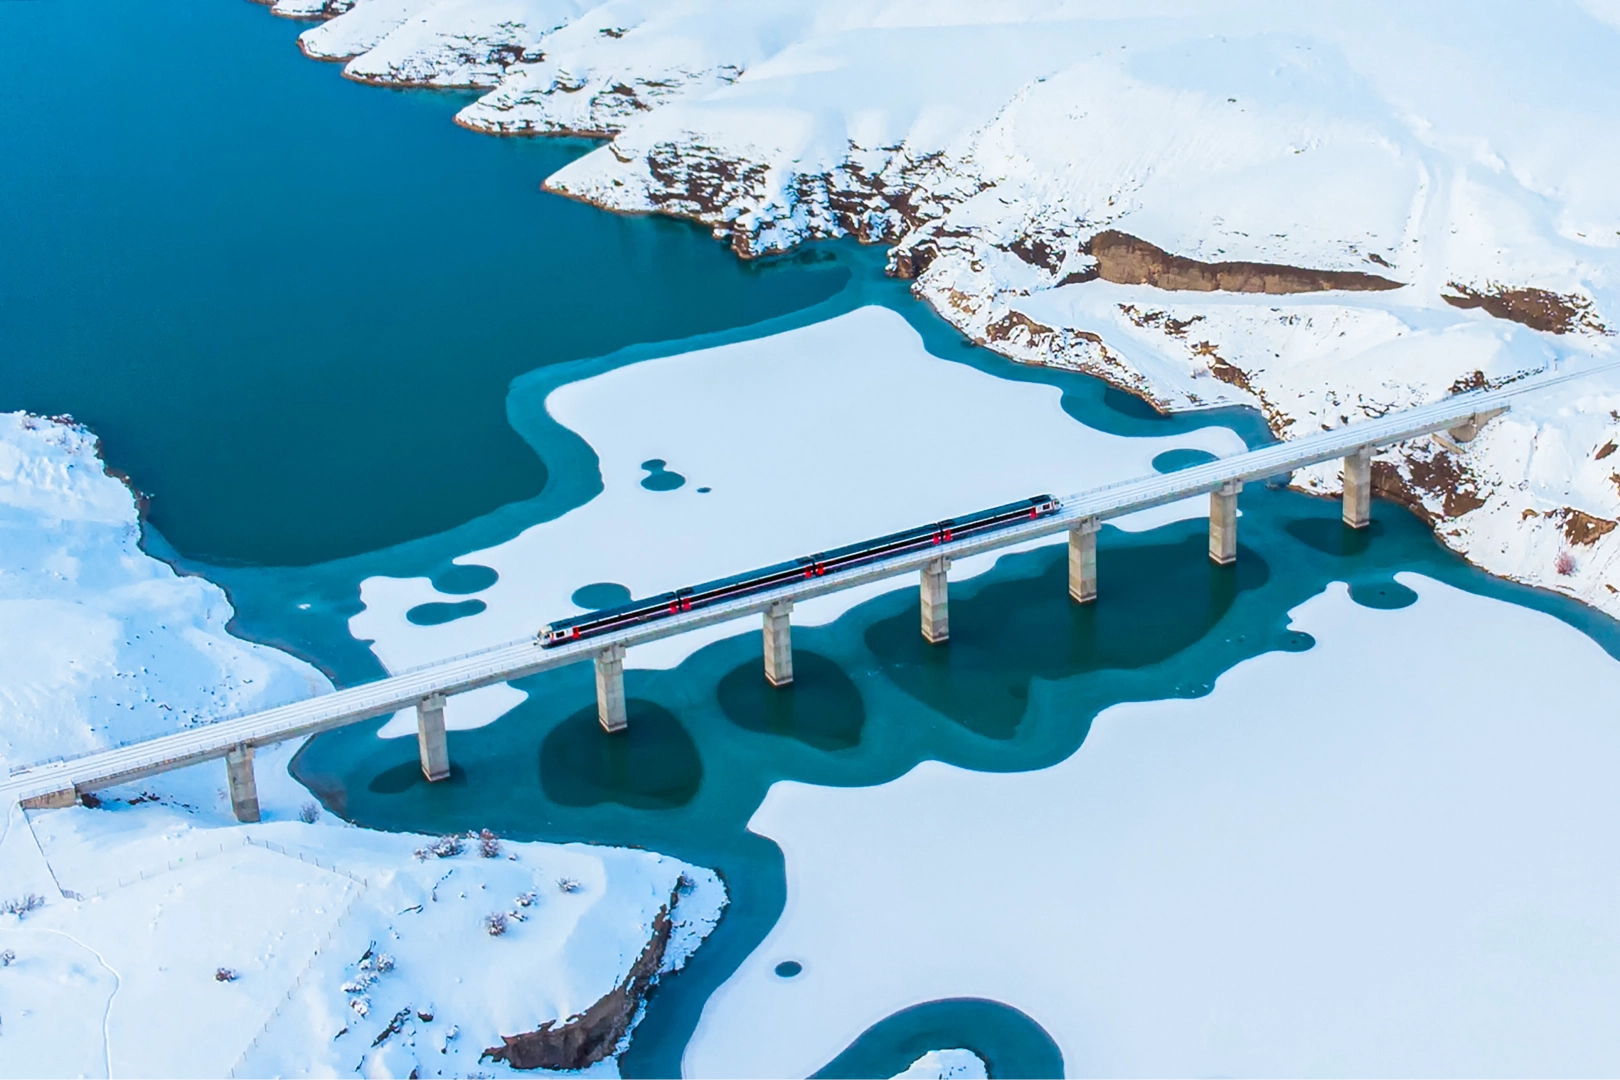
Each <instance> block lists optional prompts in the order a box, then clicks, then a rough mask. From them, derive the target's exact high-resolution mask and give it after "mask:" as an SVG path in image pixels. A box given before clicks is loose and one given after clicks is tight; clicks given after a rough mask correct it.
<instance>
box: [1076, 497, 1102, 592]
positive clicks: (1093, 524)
mask: <svg viewBox="0 0 1620 1080" xmlns="http://www.w3.org/2000/svg"><path fill="white" fill-rule="evenodd" d="M1101 528H1102V522H1100V521H1098V520H1097V519H1096V518H1094V517H1090V518H1085V519H1083V520H1082V521H1081V522H1080V523H1079V524H1078V525H1076V526H1075V527H1074V528H1072V529H1070V530H1069V597H1070V599H1072V600H1073V601H1074V602H1075V603H1077V604H1089V603H1091V602H1092V601H1093V600H1095V599H1097V530H1098V529H1101Z"/></svg>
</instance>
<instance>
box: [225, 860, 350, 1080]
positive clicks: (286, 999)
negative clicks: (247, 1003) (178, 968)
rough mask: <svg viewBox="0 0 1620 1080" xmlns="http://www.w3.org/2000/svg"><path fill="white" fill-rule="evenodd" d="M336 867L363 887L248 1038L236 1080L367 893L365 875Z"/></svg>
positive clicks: (232, 1072) (236, 1068) (233, 1068)
mask: <svg viewBox="0 0 1620 1080" xmlns="http://www.w3.org/2000/svg"><path fill="white" fill-rule="evenodd" d="M258 843H261V844H262V843H263V841H259V842H258ZM265 846H268V845H265ZM277 846H279V845H277ZM282 851H283V854H285V853H286V849H284V848H283V849H282ZM334 870H335V872H336V873H338V874H341V875H342V876H343V877H346V878H348V879H349V880H350V881H352V882H354V883H355V884H356V885H358V886H359V888H357V889H356V890H355V891H354V894H353V895H351V896H350V897H349V902H348V903H347V904H345V905H344V907H343V910H342V911H341V912H339V913H338V917H337V918H336V919H334V920H332V925H331V926H329V927H328V928H327V930H326V933H325V934H324V935H323V936H322V937H321V940H320V941H318V942H316V944H315V951H314V952H312V953H310V954H309V959H308V960H306V961H304V966H303V967H301V968H299V969H298V974H297V975H295V976H293V981H292V985H291V986H289V987H288V988H287V992H286V993H285V994H283V995H282V996H281V998H280V999H279V1000H277V1002H276V1007H275V1008H273V1009H271V1010H270V1015H269V1016H267V1017H265V1021H264V1023H262V1024H260V1025H259V1030H258V1031H256V1032H254V1034H253V1038H252V1039H250V1040H249V1041H248V1044H247V1046H245V1047H243V1048H242V1053H241V1054H240V1055H238V1057H237V1059H236V1063H235V1064H234V1065H232V1066H231V1068H230V1071H229V1072H228V1073H226V1075H227V1076H230V1077H232V1078H233V1080H234V1078H235V1077H236V1075H237V1074H238V1072H239V1071H240V1070H241V1069H242V1068H243V1067H244V1066H246V1065H247V1059H248V1055H249V1054H251V1053H252V1052H253V1051H254V1050H256V1049H258V1047H259V1043H260V1041H261V1040H262V1039H263V1038H264V1037H265V1036H266V1035H268V1034H269V1033H270V1025H272V1024H274V1023H275V1022H276V1019H277V1018H278V1017H279V1016H280V1015H281V1013H282V1010H283V1009H285V1008H286V1007H287V1005H288V1004H289V1003H290V1002H291V1001H292V999H293V994H294V993H295V992H297V990H298V989H299V988H300V987H301V986H303V985H304V980H305V979H306V978H308V977H309V975H310V973H311V972H312V971H314V970H315V961H317V960H319V959H320V958H321V952H322V950H324V949H325V948H326V947H327V946H328V945H330V944H331V943H332V939H333V938H335V937H336V936H337V932H338V930H339V929H340V928H341V927H342V926H343V923H344V921H345V920H346V919H348V917H349V916H350V915H352V914H354V907H355V905H356V904H357V903H359V902H360V897H362V896H363V895H365V891H366V888H367V885H366V879H365V878H360V877H355V876H354V875H353V874H350V873H348V872H347V871H344V870H336V869H335V868H334Z"/></svg>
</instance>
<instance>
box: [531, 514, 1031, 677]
mask: <svg viewBox="0 0 1620 1080" xmlns="http://www.w3.org/2000/svg"><path fill="white" fill-rule="evenodd" d="M1059 506H1060V504H1059V503H1058V501H1057V500H1056V499H1054V498H1053V497H1052V496H1050V495H1035V496H1031V497H1030V498H1028V499H1020V500H1019V501H1018V502H1012V503H1006V504H1005V505H1002V506H995V507H991V508H990V509H989V510H980V511H979V512H977V513H974V514H967V515H965V516H963V517H960V518H947V519H945V520H944V521H936V522H934V523H933V524H932V525H920V526H918V527H916V528H913V529H905V530H903V531H901V532H896V533H890V534H888V535H887V536H879V537H875V538H873V539H871V540H863V541H861V542H860V543H858V544H849V545H847V546H845V547H841V548H834V549H832V550H831V551H818V552H816V553H815V554H814V555H806V556H801V557H800V558H797V559H793V560H791V561H789V562H781V563H776V564H775V565H773V566H766V567H761V568H760V569H758V570H749V571H747V572H746V573H742V574H734V575H732V576H731V577H725V578H718V579H716V580H714V581H705V582H703V583H702V584H701V585H689V586H687V587H686V588H683V589H676V590H675V591H674V592H668V593H662V594H660V595H658V596H653V597H649V598H647V599H645V600H633V601H631V602H630V603H628V604H622V605H620V606H618V607H614V608H607V609H604V610H602V611H591V612H587V613H586V614H584V615H576V616H574V617H573V618H569V619H559V620H557V621H556V622H552V623H548V624H546V626H544V627H543V628H542V629H541V630H540V634H539V640H540V645H541V646H542V647H543V648H551V647H553V646H556V645H562V644H564V643H566V642H569V641H578V640H580V639H582V638H587V637H595V636H596V635H598V634H604V633H607V632H609V631H612V630H622V629H624V628H625V627H629V626H635V625H638V624H640V623H644V622H651V621H653V620H655V619H662V618H666V617H668V616H670V615H678V614H680V613H681V612H683V611H691V610H693V609H694V608H704V607H709V606H711V605H713V604H720V603H724V602H726V601H728V600H735V599H737V598H739V597H743V596H749V595H752V594H754V593H758V592H764V591H765V590H767V589H774V588H777V587H779V586H782V585H786V584H788V583H790V582H793V581H797V580H800V579H801V578H809V577H822V576H825V575H826V574H829V573H837V572H839V571H840V570H848V569H851V568H853V567H856V566H863V565H865V564H867V563H872V562H876V561H878V560H879V559H886V558H889V557H891V556H894V555H903V554H906V553H907V552H911V551H921V550H924V549H926V548H930V547H933V546H934V545H936V544H948V543H950V542H951V541H952V540H958V539H962V538H964V537H968V536H976V535H979V534H980V533H985V532H990V531H993V530H995V529H1000V528H1005V527H1007V526H1008V525H1011V524H1014V523H1016V522H1019V521H1024V520H1029V519H1033V518H1040V517H1044V516H1045V515H1047V514H1050V513H1054V512H1055V511H1057V510H1058V508H1059Z"/></svg>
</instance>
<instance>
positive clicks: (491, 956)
mask: <svg viewBox="0 0 1620 1080" xmlns="http://www.w3.org/2000/svg"><path fill="white" fill-rule="evenodd" d="M138 537H139V530H138V526H137V522H136V510H135V504H134V500H133V498H132V496H131V494H130V492H129V489H128V488H126V487H125V486H124V485H123V484H122V483H121V482H120V481H119V480H117V479H115V478H114V477H111V476H108V475H107V474H106V473H105V472H104V471H103V469H102V464H101V462H100V460H99V459H98V458H97V456H96V447H95V441H94V439H93V438H92V437H91V436H90V435H88V434H87V433H86V432H85V431H84V430H83V429H81V428H77V427H74V426H71V425H68V424H64V423H58V422H56V421H52V420H45V419H40V418H37V417H29V416H26V415H23V414H5V415H0V538H3V543H0V552H3V559H0V766H10V765H16V764H22V763H26V762H29V761H33V760H37V759H40V758H43V757H46V756H50V755H53V754H59V753H64V752H76V751H81V750H88V749H93V748H96V747H100V746H105V745H109V744H111V743H116V742H123V741H129V740H131V739H136V738H145V737H150V736H153V735H156V734H159V733H162V732H167V731H173V730H176V729H177V728H181V727H184V726H187V725H191V724H197V723H206V722H208V721H209V720H213V719H218V718H220V717H222V716H224V715H229V714H231V713H235V712H240V711H244V710H251V709H257V708H264V707H268V706H271V705H275V704H279V703H282V702H284V701H288V700H293V699H296V698H302V697H307V696H308V695H310V694H312V693H316V692H319V691H321V690H324V689H327V688H328V684H327V682H326V680H325V679H324V678H323V677H322V676H321V675H320V674H319V673H318V672H316V671H315V670H314V669H312V668H310V667H309V666H308V665H305V664H303V663H301V662H299V661H297V660H294V659H293V658H292V657H289V656H287V655H285V654H283V653H280V652H278V651H276V650H274V649H269V648H265V647H262V646H257V645H253V644H250V643H248V642H244V641H241V640H239V639H236V638H233V637H231V636H230V635H228V634H227V633H226V631H225V624H226V621H227V620H228V619H229V617H230V615H231V609H230V606H229V603H228V602H227V601H226V599H225V596H224V594H223V593H221V592H220V590H219V589H218V588H217V587H215V586H213V585H212V584H210V583H208V582H206V581H204V580H203V579H201V578H191V577H179V576H177V575H176V574H175V573H174V572H173V571H172V570H171V569H170V568H169V567H168V566H167V565H166V564H164V563H161V562H158V561H157V560H155V559H152V558H150V557H148V556H147V555H146V554H144V553H143V552H142V551H140V549H139V548H138V546H137V541H138ZM294 749H295V747H294V746H292V745H291V744H287V745H283V746H280V747H274V748H269V749H266V750H263V751H261V752H260V754H259V755H258V759H257V762H256V772H257V775H258V786H259V796H260V802H261V806H262V809H263V811H264V817H265V822H264V823H263V824H260V825H255V826H240V825H236V824H235V823H234V821H233V820H232V819H231V817H230V807H229V798H228V796H227V793H226V790H225V783H224V781H225V775H224V769H223V766H222V765H219V764H218V763H215V764H209V765H201V766H196V767H193V768H189V769H183V770H179V771H177V772H173V773H168V774H165V775H164V776H162V777H158V778H155V779H153V780H151V781H147V782H145V783H142V784H140V785H137V786H130V787H124V788H114V789H111V790H109V791H107V792H103V793H102V806H101V807H100V808H97V809H90V808H87V807H75V808H73V809H69V810H54V811H36V812H33V813H31V814H27V815H25V814H24V813H23V811H22V810H20V809H18V808H16V807H11V808H10V809H9V810H0V814H3V815H4V820H3V822H0V1076H17V1077H29V1076H57V1075H73V1076H78V1075H89V1076H101V1075H136V1076H221V1075H225V1074H226V1073H227V1072H230V1071H231V1070H233V1069H234V1070H236V1072H237V1074H238V1075H337V1074H348V1073H350V1072H353V1071H356V1070H358V1071H361V1072H362V1073H363V1074H364V1075H392V1076H405V1075H408V1074H410V1073H411V1072H412V1071H413V1070H416V1071H417V1072H419V1074H420V1075H423V1076H436V1075H447V1076H450V1075H453V1076H466V1075H470V1074H472V1073H475V1072H478V1071H479V1070H480V1069H483V1070H484V1071H486V1072H488V1071H489V1070H500V1071H503V1072H504V1071H509V1070H507V1068H506V1066H504V1065H492V1064H489V1063H486V1064H484V1065H482V1066H480V1064H479V1061H478V1058H479V1054H480V1053H481V1052H482V1051H483V1050H484V1049H486V1048H488V1047H492V1046H499V1045H501V1039H500V1037H501V1036H502V1035H516V1034H519V1033H520V1032H524V1031H530V1030H533V1029H535V1028H536V1027H538V1026H539V1025H540V1024H541V1023H543V1022H545V1021H547V1020H561V1019H565V1018H567V1017H569V1016H570V1015H572V1014H574V1013H576V1012H579V1011H581V1010H583V1009H585V1008H586V1007H588V1006H590V1005H592V1004H594V1003H595V1002H597V1001H598V1000H600V999H601V998H602V997H603V996H604V995H606V994H607V993H608V992H609V991H611V990H613V989H614V988H615V987H616V986H618V985H619V984H620V983H621V981H622V980H623V979H624V978H625V977H626V974H627V973H628V972H629V971H630V969H631V965H632V964H633V963H634V962H635V961H636V960H637V958H638V956H639V955H640V954H641V952H642V950H643V948H645V947H646V946H647V943H648V941H649V940H650V938H651V937H652V935H653V925H654V921H655V919H656V917H657V916H658V913H659V911H660V910H661V909H662V908H666V907H668V906H669V905H670V904H671V901H672V898H675V897H678V902H676V903H675V904H674V907H673V910H672V914H671V918H672V920H673V929H672V933H671V936H670V940H669V945H668V947H667V949H666V951H665V953H664V955H663V957H662V963H661V967H662V969H663V970H669V969H671V968H673V967H678V966H679V965H681V964H682V963H684V961H685V959H686V957H687V956H688V955H690V953H691V951H692V950H693V949H694V948H696V947H697V945H698V944H699V943H700V942H701V941H702V939H703V937H704V936H705V935H706V934H707V933H708V931H709V930H710V929H711V928H712V926H713V925H714V922H715V920H716V919H717V918H718V916H719V913H720V910H721V908H722V907H723V906H724V904H725V889H724V887H723V886H722V885H721V884H720V882H719V880H718V879H717V878H716V877H715V875H714V874H713V872H712V871H709V870H706V869H702V868H699V867H692V866H687V865H685V864H683V863H680V862H678V861H676V860H674V859H670V858H667V857H665V856H662V855H657V854H655V853H652V852H646V851H632V850H625V849H618V848H605V847H591V846H585V845H553V844H537V843H523V844H517V843H506V844H499V845H498V851H493V857H491V858H483V857H481V856H482V851H481V848H482V844H481V843H480V842H479V841H476V840H472V841H466V842H464V845H463V846H464V849H465V850H463V851H462V852H460V853H459V854H453V855H447V856H446V857H443V858H441V857H439V856H438V855H435V854H428V855H427V856H426V857H425V858H418V857H417V856H416V854H415V853H416V852H417V850H418V849H421V848H426V847H431V846H432V845H433V844H434V843H435V842H436V838H432V837H421V836H411V835H407V834H390V833H378V832H373V831H370V830H364V829H357V828H352V827H349V826H346V825H344V824H343V823H341V822H338V821H335V820H333V819H331V818H329V817H325V816H323V815H322V814H321V813H320V810H319V807H318V806H317V805H315V804H314V803H313V801H312V800H311V799H310V797H309V793H308V792H307V791H305V790H304V789H303V788H302V787H300V786H299V785H298V784H297V783H296V782H295V781H294V780H293V779H292V778H291V776H290V775H288V773H287V762H288V760H289V759H290V757H291V755H292V752H293V750H294ZM306 817H307V818H309V819H312V820H309V821H306V820H303V819H304V818H306ZM492 850H493V849H492ZM560 883H568V884H567V887H566V888H565V887H563V885H562V884H560ZM29 897H37V898H39V899H40V900H41V901H42V902H43V906H42V907H39V908H37V909H36V910H25V911H24V912H23V913H22V914H20V915H19V914H15V913H9V914H8V913H5V912H4V906H6V905H12V904H14V903H15V904H16V905H17V906H20V907H22V908H24V909H26V908H28V907H29V906H30V905H29V901H28V898H29ZM497 914H506V916H507V918H506V930H505V932H504V933H502V934H500V935H498V936H495V935H491V934H490V933H488V930H487V923H486V920H487V919H488V918H489V917H490V916H492V915H497ZM370 948H374V949H375V952H374V953H373V957H372V959H371V960H370V961H366V962H365V963H362V958H363V956H364V954H366V953H367V951H368V949H370ZM381 954H387V955H388V957H389V958H390V959H389V961H388V963H387V965H385V966H387V967H388V968H389V970H386V971H383V970H380V969H379V968H378V966H377V960H376V957H377V956H378V955H381ZM221 969H228V970H229V971H230V972H231V973H232V976H233V977H231V978H229V979H226V980H223V981H222V980H219V979H216V977H215V976H216V973H217V972H219V971H220V970H221ZM345 986H348V987H350V988H351V989H349V990H345V989H344V987H345ZM396 1020H397V1021H398V1022H397V1024H394V1023H393V1022H394V1021H396ZM391 1025H392V1026H394V1027H395V1029H396V1030H394V1031H393V1032H392V1033H390V1034H389V1035H387V1036H386V1037H385V1036H383V1032H384V1031H385V1029H388V1028H389V1027H390V1026H391ZM345 1028H347V1030H346V1031H345V1030H343V1029H345ZM596 1071H598V1072H606V1073H608V1074H612V1072H613V1064H612V1061H611V1059H610V1060H608V1061H607V1062H604V1063H603V1064H602V1065H601V1066H599V1067H598V1069H597V1070H596Z"/></svg>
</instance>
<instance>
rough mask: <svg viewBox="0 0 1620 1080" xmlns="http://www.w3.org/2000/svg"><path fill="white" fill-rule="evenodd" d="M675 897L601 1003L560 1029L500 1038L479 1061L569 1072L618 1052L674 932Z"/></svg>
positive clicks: (549, 1024) (551, 1026)
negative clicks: (628, 968)
mask: <svg viewBox="0 0 1620 1080" xmlns="http://www.w3.org/2000/svg"><path fill="white" fill-rule="evenodd" d="M679 899H680V886H679V885H677V886H676V888H675V890H674V891H673V892H671V893H670V896H669V903H667V904H665V905H664V906H663V907H661V908H659V909H658V914H657V916H656V917H654V919H653V925H652V937H651V938H650V939H649V940H648V942H647V944H646V945H645V946H644V947H643V948H642V950H641V955H640V956H638V957H636V961H635V963H633V964H631V965H630V970H629V971H628V972H627V973H626V974H625V977H624V981H623V982H621V983H619V985H618V986H616V987H614V988H613V989H612V990H610V991H608V993H607V994H606V995H605V996H604V997H603V998H602V999H601V1000H600V1001H598V1002H597V1003H596V1004H594V1005H592V1006H591V1007H590V1008H588V1009H586V1010H585V1011H584V1012H582V1013H576V1014H575V1015H573V1016H570V1017H569V1018H568V1019H567V1020H565V1021H563V1023H562V1026H560V1027H559V1026H557V1022H556V1021H555V1020H547V1021H546V1022H545V1023H544V1024H541V1025H540V1026H539V1027H538V1028H536V1029H535V1030H534V1031H525V1032H523V1033H522V1034H520V1035H502V1036H501V1043H502V1045H500V1046H492V1047H489V1048H488V1049H486V1050H485V1051H484V1052H483V1053H482V1054H480V1055H479V1058H478V1060H480V1061H483V1060H484V1059H485V1058H488V1059H490V1060H491V1061H504V1062H506V1064H508V1065H510V1066H511V1067H512V1068H514V1069H552V1070H573V1069H583V1068H586V1067H588V1066H591V1065H594V1064H596V1063H597V1062H598V1061H601V1060H602V1059H604V1058H606V1057H608V1056H609V1055H610V1054H612V1053H613V1052H614V1051H615V1050H617V1049H618V1047H619V1044H620V1043H621V1042H623V1041H624V1037H625V1036H626V1035H627V1034H629V1032H630V1025H631V1024H632V1023H633V1022H634V1021H635V1018H636V1014H637V1013H638V1012H639V1011H640V1010H641V1005H642V1002H643V1001H644V1000H645V999H646V997H647V992H648V991H649V990H651V989H652V986H653V982H654V980H656V979H657V977H658V971H659V969H660V967H662V966H663V963H664V950H665V948H666V947H667V946H668V945H669V935H670V931H671V930H672V929H673V928H674V920H673V919H672V918H671V917H670V913H671V911H673V910H674V908H675V905H676V903H677V902H678V901H679Z"/></svg>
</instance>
